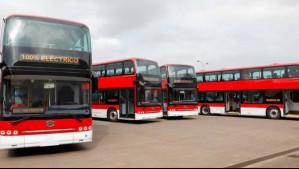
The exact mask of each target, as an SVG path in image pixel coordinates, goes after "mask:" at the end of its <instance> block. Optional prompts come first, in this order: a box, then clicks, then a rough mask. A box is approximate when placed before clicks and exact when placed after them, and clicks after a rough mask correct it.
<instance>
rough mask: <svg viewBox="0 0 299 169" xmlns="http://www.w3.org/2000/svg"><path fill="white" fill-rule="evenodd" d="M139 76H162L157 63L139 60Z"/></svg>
mask: <svg viewBox="0 0 299 169" xmlns="http://www.w3.org/2000/svg"><path fill="white" fill-rule="evenodd" d="M136 62H137V74H141V75H153V76H160V68H159V66H158V64H157V63H156V62H153V61H149V60H137V61H136Z"/></svg>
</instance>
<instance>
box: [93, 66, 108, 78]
mask: <svg viewBox="0 0 299 169" xmlns="http://www.w3.org/2000/svg"><path fill="white" fill-rule="evenodd" d="M93 71H94V72H95V73H96V75H97V77H103V76H105V74H106V69H105V65H99V66H93Z"/></svg>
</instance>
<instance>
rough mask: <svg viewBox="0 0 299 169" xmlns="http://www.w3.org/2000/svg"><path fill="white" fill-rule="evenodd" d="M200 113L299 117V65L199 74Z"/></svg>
mask: <svg viewBox="0 0 299 169" xmlns="http://www.w3.org/2000/svg"><path fill="white" fill-rule="evenodd" d="M197 81H198V98H199V108H200V113H201V114H204V115H208V114H228V115H244V116H265V117H268V118H271V119H279V118H281V117H290V118H299V63H293V64H292V63H291V64H273V65H266V66H256V67H246V68H236V69H225V70H216V71H205V72H199V73H197Z"/></svg>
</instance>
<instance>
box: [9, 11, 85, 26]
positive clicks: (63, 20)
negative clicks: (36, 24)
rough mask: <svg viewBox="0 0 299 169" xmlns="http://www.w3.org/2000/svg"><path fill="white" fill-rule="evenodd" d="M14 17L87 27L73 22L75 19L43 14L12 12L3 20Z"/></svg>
mask: <svg viewBox="0 0 299 169" xmlns="http://www.w3.org/2000/svg"><path fill="white" fill-rule="evenodd" d="M14 17H21V18H32V19H44V20H50V21H56V22H62V23H68V24H71V25H81V26H84V27H86V28H88V27H87V25H85V24H83V23H80V22H75V21H70V20H65V19H58V18H52V17H45V16H35V15H25V14H12V15H9V16H8V17H6V18H5V20H7V19H9V18H14Z"/></svg>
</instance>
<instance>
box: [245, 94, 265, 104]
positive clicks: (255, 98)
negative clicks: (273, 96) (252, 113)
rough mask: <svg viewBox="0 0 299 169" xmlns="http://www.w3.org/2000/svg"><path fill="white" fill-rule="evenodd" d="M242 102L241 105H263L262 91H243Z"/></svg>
mask: <svg viewBox="0 0 299 169" xmlns="http://www.w3.org/2000/svg"><path fill="white" fill-rule="evenodd" d="M242 100H243V103H252V104H256V103H263V102H264V95H263V92H262V91H244V92H243V99H242Z"/></svg>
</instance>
